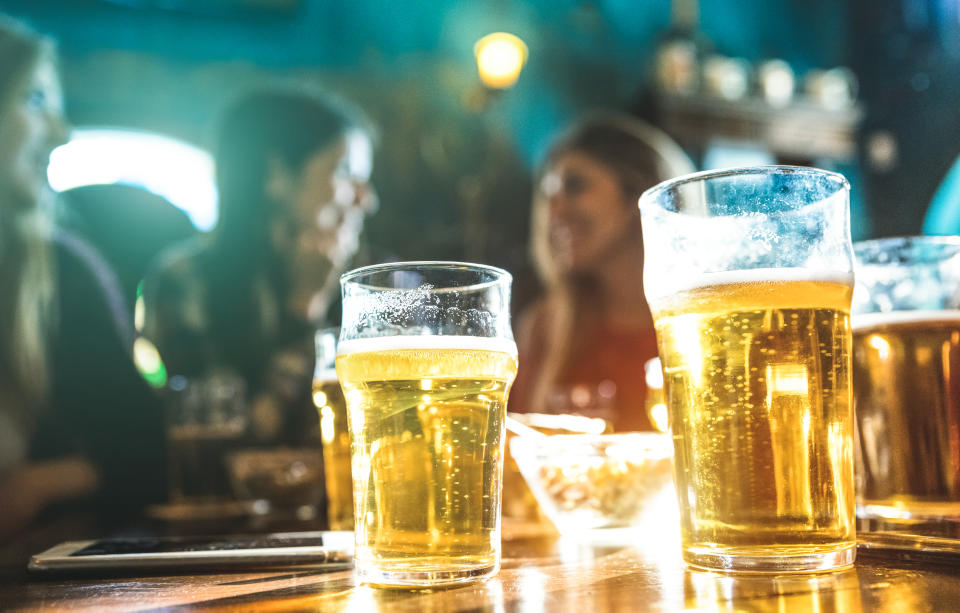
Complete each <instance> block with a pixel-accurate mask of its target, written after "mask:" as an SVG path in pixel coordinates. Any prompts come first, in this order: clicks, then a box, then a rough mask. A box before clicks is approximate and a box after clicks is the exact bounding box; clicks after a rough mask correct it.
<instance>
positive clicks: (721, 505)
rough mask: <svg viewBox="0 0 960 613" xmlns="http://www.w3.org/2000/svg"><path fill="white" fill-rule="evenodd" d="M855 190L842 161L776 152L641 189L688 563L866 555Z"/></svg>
mask: <svg viewBox="0 0 960 613" xmlns="http://www.w3.org/2000/svg"><path fill="white" fill-rule="evenodd" d="M848 194H849V186H848V184H847V182H846V180H845V179H844V178H843V177H842V176H840V175H838V174H834V173H830V172H825V171H822V170H816V169H812V168H798V167H788V166H768V167H757V168H738V169H730V170H720V171H713V172H705V173H698V174H693V175H688V176H685V177H680V178H678V179H674V180H672V181H667V182H665V183H661V184H660V185H658V186H656V187H654V188H652V189H650V190H648V191H647V192H646V193H644V194H643V196H642V197H641V199H640V210H641V213H642V217H643V219H642V221H643V239H644V248H645V253H646V263H645V266H644V284H645V290H646V295H647V298H648V300H649V301H650V306H651V308H652V310H653V314H654V319H655V323H656V327H657V338H658V342H659V347H660V358H661V360H662V362H663V373H664V394H665V401H666V404H667V407H668V410H669V412H670V424H671V427H672V431H673V439H674V449H675V456H674V461H675V478H676V484H677V495H678V497H679V503H680V510H681V520H682V539H683V557H684V560H686V562H687V563H688V564H691V565H693V566H698V567H703V568H709V569H715V570H725V571H752V572H804V571H818V570H826V569H830V568H837V567H842V566H847V565H850V564H852V563H853V561H854V556H855V551H856V550H855V545H856V543H855V536H854V490H853V412H852V403H851V397H850V394H851V391H850V351H851V345H850V343H851V332H850V301H851V296H852V293H853V274H852V271H853V253H852V248H851V243H850V226H849V204H848Z"/></svg>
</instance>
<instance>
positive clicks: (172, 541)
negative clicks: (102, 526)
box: [70, 535, 324, 557]
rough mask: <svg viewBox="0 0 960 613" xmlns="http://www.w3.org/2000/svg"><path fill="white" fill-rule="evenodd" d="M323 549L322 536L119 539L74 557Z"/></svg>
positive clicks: (77, 552) (98, 543)
mask: <svg viewBox="0 0 960 613" xmlns="http://www.w3.org/2000/svg"><path fill="white" fill-rule="evenodd" d="M322 546H324V540H323V537H322V536H276V535H262V536H242V537H231V538H230V539H229V540H227V539H222V538H210V537H184V538H150V537H140V538H116V539H104V540H101V541H97V542H96V543H93V544H92V545H88V546H86V547H84V548H82V549H78V550H77V551H75V552H73V553H71V554H70V557H81V556H103V555H123V554H136V553H186V552H198V551H232V550H239V549H270V548H275V547H322Z"/></svg>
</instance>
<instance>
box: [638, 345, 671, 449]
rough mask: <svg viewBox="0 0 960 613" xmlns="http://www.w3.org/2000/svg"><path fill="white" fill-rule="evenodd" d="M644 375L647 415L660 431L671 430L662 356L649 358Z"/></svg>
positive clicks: (644, 368)
mask: <svg viewBox="0 0 960 613" xmlns="http://www.w3.org/2000/svg"><path fill="white" fill-rule="evenodd" d="M643 375H644V378H645V379H646V382H647V405H646V409H647V416H648V417H649V418H650V423H651V424H653V427H654V428H656V429H657V431H658V432H669V431H670V415H669V412H668V411H667V404H666V401H665V400H664V397H663V366H662V364H661V362H660V358H659V357H656V358H653V359H650V360H647V362H646V364H644V365H643Z"/></svg>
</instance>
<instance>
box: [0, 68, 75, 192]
mask: <svg viewBox="0 0 960 613" xmlns="http://www.w3.org/2000/svg"><path fill="white" fill-rule="evenodd" d="M8 100H9V102H8V104H9V106H8V107H7V109H6V111H5V112H3V114H2V116H0V194H7V195H8V196H7V198H9V199H10V200H11V201H12V202H22V203H26V204H28V205H31V206H32V205H34V204H36V202H37V201H38V200H39V198H40V196H41V193H42V191H43V190H44V189H46V187H47V165H48V164H49V162H50V153H51V152H52V151H53V150H54V149H55V148H56V147H58V146H59V145H61V144H63V143H64V142H65V140H66V138H67V126H66V123H65V121H64V117H63V95H62V93H61V90H60V83H59V81H58V79H57V73H56V69H55V68H54V66H53V63H52V62H49V61H42V62H40V63H39V64H37V66H36V67H35V68H34V69H33V70H32V71H31V73H30V75H29V76H28V78H26V79H24V80H23V82H22V83H21V84H20V85H19V86H18V87H17V88H16V89H15V90H14V91H13V92H11V97H10V98H9V99H8ZM0 197H2V196H0ZM7 198H4V199H5V200H6V199H7Z"/></svg>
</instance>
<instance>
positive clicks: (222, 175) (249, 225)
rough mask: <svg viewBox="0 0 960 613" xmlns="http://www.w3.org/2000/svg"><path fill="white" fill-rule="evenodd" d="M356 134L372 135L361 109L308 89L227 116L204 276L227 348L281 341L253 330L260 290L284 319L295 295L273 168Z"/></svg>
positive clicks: (263, 94) (250, 99) (294, 164)
mask: <svg viewBox="0 0 960 613" xmlns="http://www.w3.org/2000/svg"><path fill="white" fill-rule="evenodd" d="M354 130H361V131H365V132H366V131H368V129H367V127H366V123H365V120H364V119H363V118H362V116H361V115H360V114H359V112H358V111H356V110H355V109H354V108H352V107H351V106H349V105H348V104H346V103H345V102H342V101H340V100H337V99H334V98H331V97H329V96H326V95H323V94H320V93H317V92H313V91H310V90H307V89H292V88H287V87H284V88H275V89H271V90H266V91H256V92H251V93H248V94H246V95H244V96H243V97H241V98H239V99H237V100H236V101H235V102H233V104H231V105H230V106H229V107H228V108H227V110H226V111H225V112H224V114H223V116H222V119H221V121H220V124H219V129H218V135H217V139H216V144H215V159H216V176H217V189H218V191H219V201H220V216H219V220H218V222H217V225H216V227H215V228H214V230H213V234H212V238H211V240H212V244H211V249H210V252H209V254H210V258H209V259H208V269H207V270H206V271H205V273H204V274H205V276H206V277H207V280H208V283H209V290H210V294H209V302H208V306H209V308H210V309H211V313H212V314H213V316H212V317H211V318H210V321H211V325H212V327H213V333H214V335H215V336H216V337H218V339H217V342H218V345H219V346H220V347H221V348H223V350H225V351H234V350H235V351H236V353H235V355H241V354H245V353H249V351H244V350H242V349H241V347H242V346H246V347H247V348H249V345H244V340H243V337H244V336H246V337H247V338H246V342H247V343H249V342H250V341H251V340H252V341H254V344H255V345H258V346H259V348H260V349H261V350H265V349H266V348H267V347H268V346H269V345H270V343H271V342H272V340H273V338H274V337H275V336H276V334H277V331H276V330H269V329H266V328H269V326H267V327H266V328H265V327H264V326H262V325H260V326H259V327H257V328H250V326H251V325H256V324H257V323H261V321H262V318H263V313H262V311H263V305H262V304H258V303H257V295H258V292H259V295H260V296H261V297H262V295H263V292H264V291H266V293H267V295H268V296H269V298H270V302H271V304H272V307H271V310H272V311H273V312H274V315H275V316H276V317H275V318H277V319H280V320H284V319H285V318H284V317H282V316H281V315H280V312H281V311H283V310H284V309H285V305H286V301H287V298H288V292H289V281H288V263H287V262H286V261H285V259H284V255H283V254H281V253H279V252H278V250H277V249H276V247H275V246H274V245H273V243H272V240H271V236H270V232H271V228H272V227H273V226H274V225H275V222H276V221H277V220H278V218H279V217H280V216H283V215H289V212H288V211H285V210H284V208H283V207H282V206H279V205H278V203H276V202H273V201H271V199H270V198H269V196H268V193H267V182H268V180H269V178H270V173H271V165H272V164H276V162H280V163H282V164H283V166H284V167H285V168H286V169H287V170H288V171H290V172H292V173H298V172H299V171H301V170H302V169H303V167H304V165H305V163H306V162H307V161H309V160H310V158H312V157H313V156H314V155H315V154H317V153H319V152H320V151H322V150H324V149H326V148H327V147H330V146H331V145H333V144H335V143H336V142H337V141H338V140H339V139H341V138H343V137H345V136H347V134H349V133H350V132H351V131H354ZM286 319H289V318H286ZM240 322H242V323H243V325H245V326H247V328H246V329H245V330H244V333H243V334H238V329H237V328H236V325H237V324H238V323H240ZM281 324H282V321H281ZM248 367H252V365H248Z"/></svg>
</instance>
